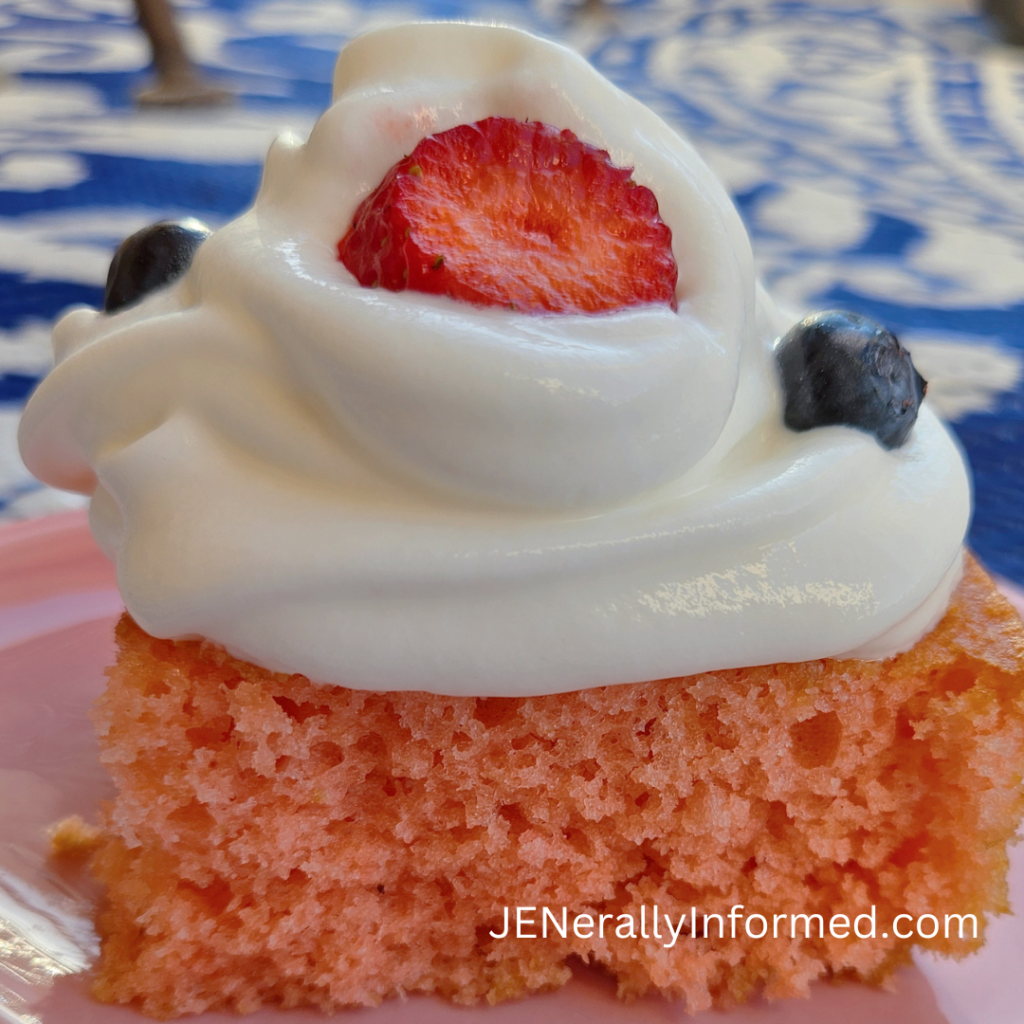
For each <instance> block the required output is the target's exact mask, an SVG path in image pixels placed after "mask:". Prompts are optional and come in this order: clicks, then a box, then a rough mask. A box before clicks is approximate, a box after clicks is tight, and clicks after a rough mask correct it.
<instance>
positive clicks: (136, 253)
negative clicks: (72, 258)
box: [103, 217, 210, 313]
mask: <svg viewBox="0 0 1024 1024" xmlns="http://www.w3.org/2000/svg"><path fill="white" fill-rule="evenodd" d="M209 236H210V229H209V228H208V227H207V226H206V225H205V224H203V223H201V222H200V221H198V220H196V219H195V218H194V217H189V218H187V219H186V220H164V221H161V222H160V223H159V224H151V225H150V226H149V227H148V228H143V229H142V230H141V231H136V232H135V234H134V235H130V236H129V237H128V238H126V239H125V240H124V241H123V242H122V243H121V244H120V245H119V246H118V248H117V252H115V253H114V258H113V259H112V260H111V261H110V270H109V271H108V272H107V290H106V293H105V294H104V296H103V310H104V312H106V313H113V312H115V311H116V310H118V309H121V308H122V307H123V306H130V305H131V304H132V303H133V302H138V300H139V299H141V298H143V297H144V296H146V295H148V294H149V293H150V292H152V291H155V290H156V289H157V288H161V287H163V286H164V285H165V284H170V282H171V281H173V280H174V279H175V278H178V277H181V275H182V274H184V273H185V271H186V270H188V268H189V266H190V265H191V263H192V257H193V256H195V254H196V249H198V248H199V246H200V245H201V244H202V243H203V242H204V241H205V240H206V239H207V238H209Z"/></svg>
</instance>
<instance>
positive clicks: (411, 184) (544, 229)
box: [338, 117, 678, 313]
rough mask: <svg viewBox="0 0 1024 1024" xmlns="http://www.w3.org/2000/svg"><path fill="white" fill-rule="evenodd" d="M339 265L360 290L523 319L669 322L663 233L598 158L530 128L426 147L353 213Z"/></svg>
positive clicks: (496, 122)
mask: <svg viewBox="0 0 1024 1024" xmlns="http://www.w3.org/2000/svg"><path fill="white" fill-rule="evenodd" d="M338 257H339V259H340V260H341V261H342V263H344V265H345V266H346V267H347V268H348V270H349V271H350V272H351V273H352V275H353V276H354V277H355V278H356V280H357V281H359V283H360V284H361V285H364V286H366V287H371V288H373V287H381V288H387V289H388V290H390V291H396V292H397V291H403V290H404V289H406V288H410V289H412V290H413V291H419V292H428V293H431V294H437V295H448V296H450V297H451V298H453V299H457V300H461V301H463V302H470V303H473V304H474V305H478V306H505V307H510V308H512V309H516V310H521V311H523V312H527V313H545V312H548V313H607V312H612V311H614V310H618V309H625V308H628V307H630V306H639V305H647V304H651V303H660V304H663V305H668V306H671V307H672V308H673V309H675V308H676V299H675V290H676V280H677V277H678V271H677V268H676V262H675V258H674V257H673V255H672V233H671V231H670V230H669V228H668V226H667V225H666V224H665V223H664V222H663V221H662V219H661V217H660V216H659V215H658V201H657V199H656V198H655V196H654V193H653V192H651V190H650V189H648V188H645V187H644V186H642V185H637V184H636V183H635V182H634V181H633V180H632V169H631V168H623V167H616V166H614V165H613V164H612V162H611V159H610V158H609V156H608V154H607V153H606V152H605V151H604V150H600V149H595V148H594V147H593V146H589V145H587V144H586V143H584V142H581V141H580V140H579V139H578V138H576V136H575V135H574V134H573V133H572V132H570V131H568V130H565V131H559V130H558V129H556V128H551V127H550V126H548V125H546V124H542V123H540V122H538V121H527V122H523V121H516V120H514V119H512V118H505V117H490V118H487V119H486V120H483V121H477V122H476V123H475V124H466V125H460V126H459V127H457V128H452V129H450V130H449V131H446V132H440V133H439V134H437V135H431V136H429V137H427V138H425V139H423V141H422V142H420V143H419V145H417V146H416V148H415V149H414V150H413V151H412V153H411V154H409V156H407V157H405V158H404V159H402V160H400V161H399V162H398V163H397V164H395V165H394V167H392V168H391V170H390V171H388V173H387V174H386V175H385V176H384V180H383V181H382V182H381V183H380V185H378V186H377V188H376V189H375V190H374V191H373V192H372V193H370V195H369V196H368V197H367V198H366V199H365V200H363V202H362V203H361V204H360V206H359V208H358V209H357V210H356V213H355V217H354V218H353V221H352V227H351V228H350V229H349V231H348V233H347V234H346V235H345V237H344V238H343V239H342V240H341V241H340V242H339V243H338Z"/></svg>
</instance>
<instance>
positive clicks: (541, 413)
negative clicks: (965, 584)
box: [21, 24, 970, 695]
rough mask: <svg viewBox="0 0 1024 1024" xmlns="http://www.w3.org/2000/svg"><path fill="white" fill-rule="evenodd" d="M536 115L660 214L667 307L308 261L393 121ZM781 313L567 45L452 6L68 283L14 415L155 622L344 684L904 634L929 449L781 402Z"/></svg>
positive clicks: (933, 599)
mask: <svg viewBox="0 0 1024 1024" xmlns="http://www.w3.org/2000/svg"><path fill="white" fill-rule="evenodd" d="M495 116H499V117H510V118H517V119H519V120H527V119H529V120H538V121H543V122H544V123H546V124H550V125H554V126H556V127H557V128H559V129H563V128H567V129H570V130H571V131H572V132H573V133H575V135H577V136H578V137H579V138H580V139H582V140H584V141H585V142H587V143H589V144H591V145H594V146H596V147H598V148H600V149H605V150H608V151H609V153H610V154H611V158H612V160H613V161H614V162H615V164H617V165H618V166H621V167H633V168H634V172H633V175H634V179H635V180H636V181H637V182H638V183H640V184H642V185H645V186H647V187H648V188H650V189H651V190H653V192H654V193H655V195H656V197H657V199H658V203H659V207H660V210H661V215H662V217H663V219H664V221H665V223H666V224H667V225H668V226H669V228H670V229H671V231H672V238H673V251H674V255H675V260H676V263H677V265H678V267H679V283H678V288H677V293H676V297H677V303H678V309H677V310H673V309H671V308H669V307H667V306H658V307H655V306H651V307H640V308H635V309H630V310H627V311H622V312H617V313H609V314H602V315H595V316H586V315H569V316H529V315H525V314H522V313H517V312H516V311H513V310H505V309H494V308H491V309H480V308H476V307H474V306H471V305H467V304H461V303H458V302H455V301H453V300H451V299H448V298H446V297H442V296H426V295H422V294H416V293H410V292H400V293H391V292H385V291H382V290H379V289H378V290H374V289H367V288H362V287H360V286H359V284H358V283H357V282H356V281H355V280H354V279H353V278H352V276H351V275H350V274H349V272H348V271H347V270H346V269H345V267H344V266H343V265H342V264H341V263H339V262H338V260H337V258H336V245H337V242H338V239H340V238H341V237H342V236H343V235H344V234H345V232H346V230H347V229H348V227H349V226H350V224H351V221H352V216H353V213H354V211H355V209H356V208H357V206H358V204H359V203H360V201H361V200H362V199H363V198H364V197H365V196H366V195H367V194H368V193H369V192H370V191H371V190H372V189H374V188H375V187H376V186H377V184H378V183H379V181H380V180H381V178H382V177H383V175H384V174H385V172H386V171H387V170H388V168H390V167H391V166H392V165H393V164H395V163H396V162H397V161H398V160H400V159H401V158H402V157H403V156H404V155H406V154H407V153H409V152H411V151H412V149H413V148H414V147H415V146H416V144H417V143H418V142H419V141H420V140H421V139H422V138H424V137H425V136H427V135H430V134H432V133H436V132H439V131H444V130H447V129H449V128H452V127H455V126H457V125H460V124H466V123H472V122H475V121H479V120H481V119H483V118H486V117H495ZM788 326H789V324H788V323H786V322H784V321H782V320H780V318H779V316H778V314H777V313H776V311H775V310H774V308H773V306H772V304H771V302H770V300H769V299H768V298H767V297H766V296H765V294H764V293H763V291H761V290H759V289H758V288H757V287H756V285H755V281H754V274H753V269H752V262H751V253H750V247H749V243H748V241H747V238H746V234H745V232H744V230H743V227H742V224H741V222H740V220H739V218H738V216H737V214H736V212H735V210H734V209H733V207H732V204H731V203H730V201H729V199H728V197H727V196H726V194H725V192H724V191H723V189H722V187H721V185H720V184H719V183H718V182H717V181H716V180H715V178H714V177H713V175H712V174H711V173H710V171H709V170H708V169H707V167H706V166H705V165H704V164H703V162H702V161H701V160H700V158H699V157H698V156H697V154H696V153H695V152H694V150H693V149H692V147H691V146H690V145H689V143H688V142H686V141H685V140H684V139H682V138H681V137H680V136H679V135H678V134H676V133H675V132H674V131H673V130H672V129H671V128H669V127H668V126H667V125H666V124H665V123H664V122H662V121H661V120H660V119H659V118H657V117H656V116H655V115H654V114H653V113H651V112H650V111H649V110H647V109H646V108H644V107H643V106H641V105H640V104H639V103H637V102H636V101H635V100H633V99H631V98H629V97H628V96H626V95H625V94H624V93H622V92H620V91H619V90H617V89H616V88H615V87H614V86H612V85H611V84H610V83H609V82H607V81H606V80H605V79H603V78H602V77H601V76H600V75H599V74H597V72H595V71H594V70H593V69H592V68H591V67H590V66H589V65H588V64H587V63H586V62H585V61H583V60H582V59H581V58H580V57H579V56H577V55H575V54H574V53H572V52H570V51H569V50H566V49H564V48H562V47H559V46H556V45H554V44H552V43H548V42H545V41H543V40H540V39H537V38H535V37H534V36H531V35H528V34H526V33H523V32H520V31H516V30H512V29H506V28H495V27H484V26H478V25H464V24H416V25H404V26H400V27H396V28H389V29H383V30H380V31H378V32H374V33H371V34H369V35H367V36H364V37H362V38H360V39H357V40H355V41H354V42H353V43H351V44H350V45H349V46H348V47H346V49H345V50H344V51H343V52H342V54H341V56H340V58H339V60H338V66H337V71H336V74H335V84H334V102H333V104H332V106H331V107H330V108H329V109H328V110H327V112H326V113H325V114H324V115H323V117H322V118H321V119H320V121H319V122H318V123H317V125H316V127H315V128H314V129H313V131H312V134H311V135H310V137H309V139H308V140H307V141H305V142H303V141H301V140H299V139H297V138H294V137H292V136H285V137H283V138H280V139H278V141H277V142H276V143H275V144H274V146H273V147H272V149H271V151H270V154H269V156H268V158H267V164H266V170H265V173H264V179H263V183H262V186H261V188H260V192H259V195H258V197H257V200H256V203H255V205H254V207H253V208H252V209H251V210H250V211H249V212H248V213H246V214H244V215H243V216H241V217H240V218H238V219H237V220H236V221H234V222H232V223H231V224H228V225H227V226H226V227H224V228H222V229H221V230H219V231H217V232H215V233H214V234H213V236H212V237H210V238H209V239H208V240H207V241H206V242H204V243H203V244H202V246H201V247H200V248H199V250H198V252H197V254H196V257H195V259H194V261H193V263H192V265H191V267H190V269H189V271H188V272H187V274H185V276H183V277H182V278H180V279H179V280H178V281H177V282H175V283H174V284H173V285H171V286H169V287H167V288H165V289H162V290H160V291H158V292H155V293H153V294H151V295H149V296H147V297H146V298H145V299H143V300H142V301H141V302H139V303H137V304H136V305H133V306H129V307H126V308H123V309H121V310H119V311H118V312H116V313H114V314H104V313H100V312H97V311H94V310H90V309H76V310H74V311H72V312H70V313H68V314H67V315H66V316H65V317H64V318H63V319H62V320H61V321H60V323H59V324H58V325H57V327H56V330H55V332H54V347H55V351H56V355H57V359H58V365H57V367H56V369H55V370H54V371H53V372H52V374H51V375H50V376H49V377H48V378H47V379H46V380H45V381H44V382H43V384H42V385H41V386H40V388H39V390H38V391H37V392H36V394H35V395H34V396H33V398H32V400H31V402H30V403H29V406H28V408H27V410H26V414H25V417H24V420H23V423H22V430H21V444H22V453H23V456H24V458H25V461H26V463H27V464H28V465H29V467H30V468H31V469H32V470H33V472H35V473H36V474H37V475H38V476H39V477H41V478H42V479H44V480H46V481H48V482H50V483H52V484H55V485H56V486H60V487H66V488H70V489H75V490H80V491H83V492H86V493H91V494H92V505H91V522H92V526H93V530H94V532H95V534H96V536H97V538H98V540H99V542H100V543H101V545H102V546H103V547H104V549H105V550H106V551H107V552H108V554H109V555H110V556H111V557H112V558H113V559H115V560H116V562H117V568H118V577H119V580H120V585H121V589H122V593H123V596H124V599H125V602H126V604H127V606H128V609H129V610H130V611H131V613H132V615H133V616H134V617H135V618H136V620H137V621H138V622H139V623H140V625H142V626H143V627H144V628H145V629H147V630H148V631H150V632H151V633H153V634H154V635H157V636H165V637H191V636H203V637H207V638H209V639H212V640H214V641H216V642H219V643H221V644H223V645H224V646H225V647H227V648H228V649H229V650H230V651H231V652H232V653H235V654H237V655H239V656H241V657H244V658H247V659H249V660H251V661H254V662H256V663H259V664H262V665H264V666H266V667H268V668H271V669H276V670H281V671H288V672H301V673H304V674H305V675H307V676H309V677H310V678H312V679H314V680H317V681H320V682H324V683H335V684H344V685H348V686H354V687H360V688H365V689H375V690H388V689H399V690H400V689H422V690H429V691H433V692H439V693H450V694H475V695H518V694H536V693H549V692H560V691H566V690H572V689H578V688H584V687H590V686H599V685H604V684H610V683H621V682H629V681H637V680H645V679H653V678H659V677H664V676H672V675H683V674H688V673H693V672H698V671H702V670H708V669H717V668H727V667H739V666H743V665H751V664H760V663H768V662H776V661H802V660H806V659H812V658H820V657H825V656H834V655H844V654H847V653H851V654H855V655H858V656H866V657H878V656H884V655H887V654H891V653H894V652H895V651H896V650H899V649H901V648H903V647H906V646H909V645H910V644H911V643H913V642H914V641H915V640H916V639H917V637H918V636H920V635H921V633H922V632H923V631H924V630H926V629H927V628H929V626H930V625H931V624H932V623H933V622H934V621H935V620H936V618H937V616H938V615H939V614H940V613H941V611H942V609H943V608H944V606H945V603H946V601H947V599H948V596H949V593H950V590H951V588H952V586H953V585H954V583H955V580H956V577H957V574H958V572H959V565H960V557H961V555H960V552H961V544H962V540H963V537H964V533H965V530H966V526H967V521H968V517H969V512H970V493H969V485H968V481H967V476H966V470H965V468H964V465H963V462H962V459H961V457H960V455H959V453H958V451H957V449H956V447H955V445H954V444H953V442H952V440H951V439H950V437H949V435H948V433H947V432H946V430H945V428H944V427H943V426H942V425H941V424H940V423H939V422H938V421H937V420H936V418H935V417H934V416H933V415H932V414H931V412H930V411H929V410H928V408H927V406H925V407H924V409H922V412H921V415H920V417H919V419H918V422H917V424H916V426H915V427H914V429H913V432H912V434H911V436H910V439H909V440H908V441H907V443H906V444H905V445H903V446H902V447H901V448H899V449H896V450H893V451H886V450H884V449H883V448H881V447H880V446H879V445H878V444H877V443H876V441H875V440H874V439H873V438H872V437H870V436H869V435H866V434H863V433H861V432H858V431H856V430H853V429H850V428H847V427H840V426H836V427H826V428H823V429H818V430H814V431H809V432H808V433H806V434H796V433H793V432H790V431H788V430H786V428H785V427H784V426H783V424H782V416H781V407H780V396H779V389H778V385H777V382H776V377H775V369H774V363H773V355H772V349H773V346H774V345H775V342H776V340H777V338H778V337H779V335H780V334H782V333H783V332H784V331H785V330H786V328H787V327H788Z"/></svg>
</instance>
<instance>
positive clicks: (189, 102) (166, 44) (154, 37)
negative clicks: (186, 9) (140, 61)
mask: <svg viewBox="0 0 1024 1024" xmlns="http://www.w3.org/2000/svg"><path fill="white" fill-rule="evenodd" d="M135 9H136V11H137V12H138V17H139V27H140V28H141V29H142V30H143V32H145V33H146V38H147V39H148V40H149V45H150V48H151V50H152V51H153V67H154V68H155V70H156V81H155V82H154V83H153V84H152V85H149V86H147V87H146V88H144V89H141V90H139V92H138V93H137V94H136V96H135V99H136V102H138V103H139V104H140V105H141V106H154V107H156V106H159V107H171V106H181V107H205V106H215V105H217V104H222V103H228V102H230V100H231V93H229V92H228V91H227V90H226V89H222V88H220V87H219V86H216V85H212V84H210V82H208V81H207V80H206V79H205V78H204V77H203V75H202V72H200V70H199V69H198V68H197V67H196V66H195V64H193V63H192V60H191V58H190V57H189V55H188V52H187V51H186V50H185V43H184V42H183V40H182V38H181V32H180V31H179V30H178V25H177V22H176V21H175V18H174V8H173V7H172V6H171V3H170V0H135Z"/></svg>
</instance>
